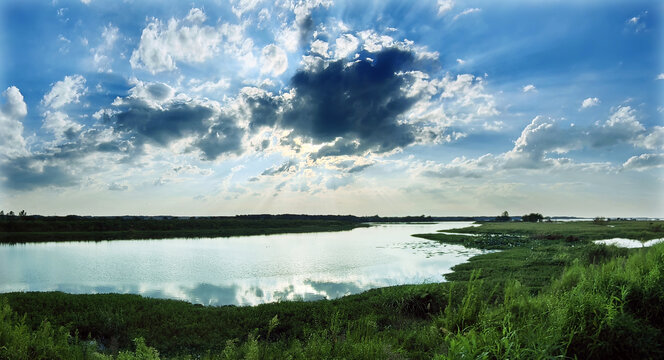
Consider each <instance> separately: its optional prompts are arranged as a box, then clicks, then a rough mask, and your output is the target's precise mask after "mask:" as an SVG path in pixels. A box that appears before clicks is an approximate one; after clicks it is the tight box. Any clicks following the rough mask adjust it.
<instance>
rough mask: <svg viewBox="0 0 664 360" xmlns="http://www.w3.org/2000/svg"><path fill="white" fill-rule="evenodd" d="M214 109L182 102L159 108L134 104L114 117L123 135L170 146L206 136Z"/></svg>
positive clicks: (112, 121)
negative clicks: (204, 134) (176, 142)
mask: <svg viewBox="0 0 664 360" xmlns="http://www.w3.org/2000/svg"><path fill="white" fill-rule="evenodd" d="M212 115H214V110H213V109H211V108H209V107H206V106H203V105H200V104H195V103H188V102H180V103H174V104H171V106H169V107H167V108H164V109H158V108H153V107H151V106H148V105H147V104H142V103H139V102H135V103H133V104H132V105H131V106H130V107H129V108H128V109H126V110H125V111H122V112H120V113H118V114H115V115H113V116H112V117H111V118H110V122H111V124H112V126H113V127H114V128H115V129H116V130H118V131H120V132H133V133H136V134H137V135H141V140H143V141H146V142H152V143H156V144H158V145H161V146H166V145H168V144H170V143H171V142H173V141H175V140H179V139H181V138H183V137H186V136H191V135H194V134H198V133H203V132H204V131H206V130H207V129H208V125H207V121H208V120H209V119H210V117H212Z"/></svg>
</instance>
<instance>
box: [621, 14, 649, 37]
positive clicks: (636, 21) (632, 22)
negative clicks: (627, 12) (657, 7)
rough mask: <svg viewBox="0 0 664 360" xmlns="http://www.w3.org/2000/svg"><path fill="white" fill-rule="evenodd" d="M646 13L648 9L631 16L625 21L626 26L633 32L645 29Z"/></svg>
mask: <svg viewBox="0 0 664 360" xmlns="http://www.w3.org/2000/svg"><path fill="white" fill-rule="evenodd" d="M647 15H648V11H643V12H641V13H640V14H639V15H637V16H633V17H631V18H629V19H627V20H626V21H625V24H626V25H627V27H628V28H629V29H631V30H633V31H634V32H635V33H638V32H641V31H643V30H645V29H646V23H645V18H646V17H647Z"/></svg>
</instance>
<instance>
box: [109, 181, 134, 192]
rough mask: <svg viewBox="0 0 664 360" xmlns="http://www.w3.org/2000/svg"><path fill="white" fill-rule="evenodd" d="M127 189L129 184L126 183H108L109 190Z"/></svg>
mask: <svg viewBox="0 0 664 360" xmlns="http://www.w3.org/2000/svg"><path fill="white" fill-rule="evenodd" d="M127 189H129V186H127V185H125V184H119V183H115V182H114V183H111V184H109V185H108V190H111V191H125V190H127Z"/></svg>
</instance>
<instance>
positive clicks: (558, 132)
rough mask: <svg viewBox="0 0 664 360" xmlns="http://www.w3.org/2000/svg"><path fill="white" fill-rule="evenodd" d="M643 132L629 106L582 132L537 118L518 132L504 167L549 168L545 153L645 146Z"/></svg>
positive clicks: (617, 110)
mask: <svg viewBox="0 0 664 360" xmlns="http://www.w3.org/2000/svg"><path fill="white" fill-rule="evenodd" d="M644 133H645V128H644V127H643V125H642V124H641V123H640V122H639V121H638V120H637V119H636V111H635V110H634V109H632V108H631V107H629V106H622V107H619V108H618V109H616V110H615V111H614V112H613V113H612V114H611V115H610V116H609V119H608V120H606V121H605V122H604V123H596V124H594V125H593V126H590V127H588V128H585V129H584V128H580V127H575V126H570V127H561V126H560V125H559V123H558V122H557V121H555V120H553V119H550V118H544V117H542V116H537V117H535V118H534V119H533V120H532V122H531V123H530V124H528V126H526V127H525V128H524V130H523V131H522V132H521V136H519V138H518V139H517V140H516V141H515V144H514V148H513V149H512V150H511V151H509V152H508V153H506V154H505V158H506V160H507V161H506V164H505V166H506V167H525V168H535V167H542V166H549V165H551V162H550V161H549V160H550V159H547V158H546V155H547V154H551V153H557V154H564V153H567V152H570V151H572V150H577V149H582V148H604V147H610V146H614V145H618V144H625V143H627V144H633V145H635V146H644V145H643V139H644V136H645V135H644ZM653 134H656V132H653ZM653 136H657V135H653ZM651 141H652V142H653V143H655V142H656V141H657V140H656V138H654V137H653V138H652V140H651Z"/></svg>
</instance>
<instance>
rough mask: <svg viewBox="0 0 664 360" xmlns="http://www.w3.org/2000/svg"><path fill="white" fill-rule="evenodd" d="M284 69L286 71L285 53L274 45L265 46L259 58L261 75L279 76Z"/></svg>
mask: <svg viewBox="0 0 664 360" xmlns="http://www.w3.org/2000/svg"><path fill="white" fill-rule="evenodd" d="M286 69H288V57H287V56H286V52H285V51H284V50H283V49H281V48H280V47H278V46H276V45H274V44H270V45H267V46H265V47H264V48H263V53H262V56H261V73H263V74H268V73H269V74H272V75H274V76H279V75H281V74H283V73H284V71H286Z"/></svg>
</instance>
